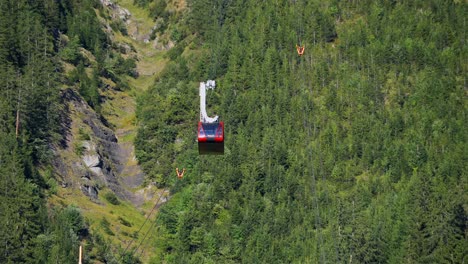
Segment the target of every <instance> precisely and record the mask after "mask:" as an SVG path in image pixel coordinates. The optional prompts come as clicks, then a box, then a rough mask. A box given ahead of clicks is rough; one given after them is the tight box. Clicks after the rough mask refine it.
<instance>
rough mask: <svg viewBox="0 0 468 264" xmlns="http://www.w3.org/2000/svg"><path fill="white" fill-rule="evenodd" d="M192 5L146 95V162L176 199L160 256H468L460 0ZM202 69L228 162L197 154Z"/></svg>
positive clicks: (160, 239)
mask: <svg viewBox="0 0 468 264" xmlns="http://www.w3.org/2000/svg"><path fill="white" fill-rule="evenodd" d="M149 2H151V1H149ZM188 7H189V10H190V13H189V14H187V19H186V20H184V21H183V23H181V24H180V25H179V27H178V28H177V29H173V30H174V31H176V30H177V33H178V34H179V35H180V36H181V41H179V42H177V43H176V45H175V47H174V48H173V49H172V50H171V51H169V53H168V54H169V56H170V58H171V61H170V62H169V63H168V65H167V66H166V68H165V70H164V71H163V73H162V74H161V76H160V77H159V78H158V79H157V81H156V83H155V85H154V86H153V87H152V88H151V89H149V90H148V92H147V93H145V95H144V96H143V97H142V100H141V104H139V105H138V118H139V124H140V126H139V132H138V135H137V138H136V141H135V142H136V148H137V158H138V159H139V161H140V162H141V164H142V167H143V168H144V170H145V172H146V173H147V175H148V177H149V178H151V179H154V180H155V181H156V182H157V183H158V184H160V185H161V186H164V185H169V186H172V192H173V193H174V195H173V196H172V199H171V200H170V201H169V202H168V203H167V204H165V205H164V206H163V207H162V208H161V211H160V213H159V215H158V225H159V230H160V232H159V233H158V236H157V239H156V240H157V245H158V247H157V252H156V253H157V254H156V256H155V257H154V258H153V263H464V262H466V256H467V254H468V251H467V250H468V247H467V245H468V244H467V243H468V242H467V241H468V240H467V234H468V233H467V228H466V227H467V223H468V222H467V211H468V200H467V193H466V190H467V184H468V181H467V180H468V177H467V171H468V170H467V165H466V164H468V163H467V157H468V152H467V150H468V148H467V133H466V132H465V131H466V130H467V106H468V105H467V98H466V97H467V87H466V73H467V67H468V65H467V54H468V53H467V52H468V49H467V45H466V25H465V19H464V17H465V15H464V14H466V12H467V11H468V10H467V9H468V5H467V4H466V2H462V1H403V2H401V1H385V0H384V1H283V0H278V1H249V0H242V1H236V0H232V1H221V0H219V1H217V0H215V1H188ZM296 44H297V45H300V46H305V52H304V55H303V56H298V54H297V52H296V49H295V45H296ZM209 79H216V81H217V88H216V90H215V91H214V92H212V93H211V94H210V96H209V98H208V102H209V103H210V104H211V105H210V106H209V111H210V114H211V113H216V114H218V115H219V116H220V118H221V120H223V121H224V122H225V128H226V141H225V148H226V151H225V155H224V156H199V155H198V151H197V144H196V122H197V120H198V101H199V99H198V93H197V89H198V82H200V81H206V80H209ZM175 167H179V168H180V167H185V168H186V169H187V172H186V174H185V177H184V179H183V180H180V181H179V180H177V179H176V178H175V177H174V174H173V169H174V168H175Z"/></svg>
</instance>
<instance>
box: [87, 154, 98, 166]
mask: <svg viewBox="0 0 468 264" xmlns="http://www.w3.org/2000/svg"><path fill="white" fill-rule="evenodd" d="M83 161H84V163H85V164H86V166H87V167H88V168H92V167H99V166H100V164H101V160H100V158H99V155H98V154H94V155H84V156H83Z"/></svg>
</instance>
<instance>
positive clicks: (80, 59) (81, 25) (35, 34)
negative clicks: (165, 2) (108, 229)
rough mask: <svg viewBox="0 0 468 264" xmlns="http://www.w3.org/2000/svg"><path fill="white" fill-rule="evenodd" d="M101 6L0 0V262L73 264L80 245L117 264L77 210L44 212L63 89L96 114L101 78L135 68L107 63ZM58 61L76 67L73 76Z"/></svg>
mask: <svg viewBox="0 0 468 264" xmlns="http://www.w3.org/2000/svg"><path fill="white" fill-rule="evenodd" d="M100 7H101V5H100V3H99V1H95V0H84V1H83V0H69V1H56V0H42V1H26V0H0V83H1V84H2V85H1V86H0V222H1V225H0V241H1V246H0V263H76V261H77V257H78V246H79V243H80V241H82V240H83V239H84V238H86V239H87V240H88V242H87V243H88V245H89V247H91V248H97V253H95V254H94V255H93V256H92V257H94V258H98V259H102V260H107V261H108V262H110V261H111V260H112V261H114V262H115V257H114V256H112V254H113V253H112V251H111V250H109V246H108V244H109V243H108V242H107V241H104V240H103V239H101V238H100V237H99V235H98V234H97V235H96V237H92V236H90V235H89V234H88V231H87V225H86V224H85V223H84V220H83V217H82V215H81V213H80V211H79V210H78V209H77V208H74V207H68V208H65V209H60V208H49V209H47V208H46V198H47V195H48V194H50V193H54V192H55V191H56V188H57V183H56V181H55V180H54V179H53V176H52V173H51V169H50V168H49V166H48V162H50V160H51V158H52V155H53V153H52V151H51V147H52V146H53V145H54V144H55V145H57V143H58V142H59V141H60V140H61V139H62V137H63V136H64V134H65V133H62V132H63V129H65V128H63V126H66V124H64V123H61V118H62V117H63V116H62V115H61V111H62V105H63V104H64V103H65V102H63V99H62V98H61V96H60V92H61V89H60V88H61V87H63V86H64V85H66V84H67V82H68V84H69V85H70V86H72V87H75V88H76V89H77V90H79V92H80V93H81V94H82V95H83V97H84V98H85V100H86V101H88V103H89V104H90V105H91V106H92V107H94V108H95V109H96V110H99V91H98V88H99V87H100V83H99V76H103V75H105V74H106V73H107V72H109V71H111V70H114V69H117V72H118V74H126V73H128V72H129V71H131V69H132V68H134V67H135V63H134V61H133V60H132V59H128V60H124V59H122V58H119V59H116V62H112V59H113V57H116V58H118V57H119V56H120V55H118V56H117V55H116V54H112V53H113V52H112V50H111V49H110V48H111V46H110V42H109V40H108V37H107V35H106V34H105V33H104V32H103V31H102V30H101V27H102V25H101V23H100V22H99V20H98V17H97V16H96V10H99V8H100ZM64 34H66V35H67V36H68V37H69V39H68V41H67V38H68V37H66V36H65V35H64ZM82 48H86V49H87V50H89V51H91V53H92V55H93V56H94V57H95V58H96V62H92V61H91V60H90V58H86V57H84V56H83V53H82V51H81V49H82ZM104 51H106V53H107V54H112V55H111V56H108V57H109V58H107V57H105V56H104ZM111 57H112V58H111ZM62 60H63V61H65V62H68V63H71V64H72V65H73V66H76V70H73V71H72V72H71V74H70V76H66V73H65V70H64V69H62V62H61V61H62ZM93 63H94V65H92V64H93ZM117 64H118V65H117ZM85 66H86V67H90V68H92V69H91V71H92V72H93V73H94V74H93V75H92V76H88V75H87V73H86V71H85ZM38 168H41V169H38ZM41 171H42V173H41ZM99 239H100V241H98V242H97V243H96V244H93V241H95V240H99ZM100 247H107V248H106V249H105V250H102V251H103V252H99V248H100ZM128 257H129V258H130V259H132V258H133V257H132V256H128Z"/></svg>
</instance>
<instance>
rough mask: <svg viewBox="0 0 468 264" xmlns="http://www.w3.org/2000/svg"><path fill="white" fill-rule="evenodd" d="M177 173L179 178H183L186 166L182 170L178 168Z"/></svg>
mask: <svg viewBox="0 0 468 264" xmlns="http://www.w3.org/2000/svg"><path fill="white" fill-rule="evenodd" d="M176 173H177V178H179V179H182V178H183V177H184V173H185V168H184V169H183V170H182V172H179V168H176Z"/></svg>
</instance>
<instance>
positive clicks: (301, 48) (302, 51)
mask: <svg viewBox="0 0 468 264" xmlns="http://www.w3.org/2000/svg"><path fill="white" fill-rule="evenodd" d="M296 49H297V55H299V56H302V55H303V54H304V50H305V45H304V46H302V47H301V46H298V45H297V44H296Z"/></svg>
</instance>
